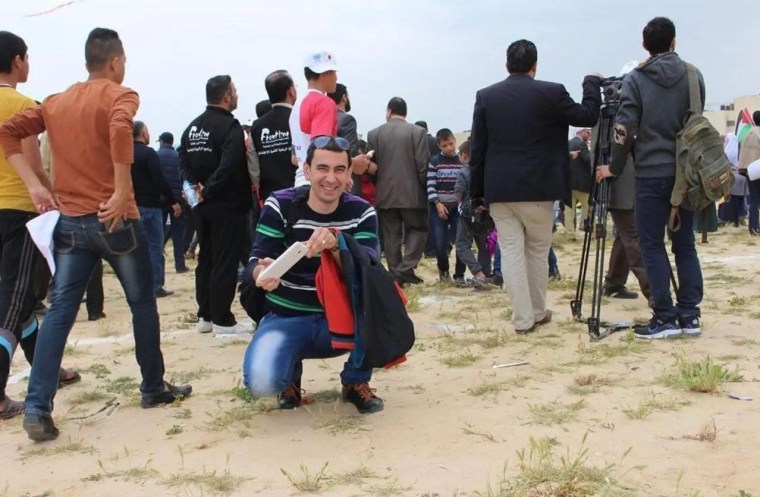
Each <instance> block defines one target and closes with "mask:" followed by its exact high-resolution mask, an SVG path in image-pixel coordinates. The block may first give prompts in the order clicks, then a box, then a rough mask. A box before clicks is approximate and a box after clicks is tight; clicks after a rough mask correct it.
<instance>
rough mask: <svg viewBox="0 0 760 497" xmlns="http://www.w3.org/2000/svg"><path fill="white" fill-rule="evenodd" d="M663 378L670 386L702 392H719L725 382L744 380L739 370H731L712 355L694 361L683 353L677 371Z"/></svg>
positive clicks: (676, 366)
mask: <svg viewBox="0 0 760 497" xmlns="http://www.w3.org/2000/svg"><path fill="white" fill-rule="evenodd" d="M661 379H662V381H663V382H664V383H665V384H666V385H668V386H670V387H673V388H678V389H682V390H689V391H691V392H701V393H717V392H719V391H721V390H722V388H723V385H724V384H725V383H736V382H742V381H744V377H743V376H742V375H741V374H739V372H738V371H729V370H728V368H727V367H726V366H724V365H722V364H716V363H715V362H713V360H712V359H711V358H710V356H707V357H705V358H704V359H700V360H697V361H694V360H690V359H688V358H686V357H685V356H684V355H683V354H680V355H679V356H678V358H677V359H676V365H675V371H673V372H671V373H667V374H665V375H664V376H663V377H662V378H661Z"/></svg>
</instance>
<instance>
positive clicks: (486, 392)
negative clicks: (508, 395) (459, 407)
mask: <svg viewBox="0 0 760 497" xmlns="http://www.w3.org/2000/svg"><path fill="white" fill-rule="evenodd" d="M527 383H528V377H527V376H523V375H518V376H515V377H514V378H511V379H509V380H505V381H498V382H494V383H488V382H485V383H482V384H481V385H479V386H477V387H473V388H469V389H468V390H467V393H469V394H470V395H472V396H473V397H487V396H493V397H496V396H498V395H499V394H500V393H501V392H506V391H508V390H512V389H513V388H522V387H524V386H525V385H526V384H527Z"/></svg>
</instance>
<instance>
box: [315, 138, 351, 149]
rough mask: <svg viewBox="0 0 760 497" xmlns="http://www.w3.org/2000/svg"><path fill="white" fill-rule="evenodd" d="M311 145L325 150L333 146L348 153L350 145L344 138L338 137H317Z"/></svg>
mask: <svg viewBox="0 0 760 497" xmlns="http://www.w3.org/2000/svg"><path fill="white" fill-rule="evenodd" d="M311 143H312V145H313V146H314V148H326V147H329V146H330V145H335V146H337V147H338V148H339V149H341V150H344V151H346V152H347V151H348V150H350V149H351V145H350V144H349V143H348V140H346V139H345V138H341V137H340V136H326V135H324V136H317V137H316V138H314V140H312V142H311Z"/></svg>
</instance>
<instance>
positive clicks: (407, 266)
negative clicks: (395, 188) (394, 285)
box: [377, 208, 428, 274]
mask: <svg viewBox="0 0 760 497" xmlns="http://www.w3.org/2000/svg"><path fill="white" fill-rule="evenodd" d="M377 212H378V214H379V216H380V227H381V229H382V230H383V251H384V252H385V260H386V261H387V262H388V270H389V271H390V272H391V273H392V274H401V273H409V272H411V271H414V268H416V267H417V264H419V263H420V259H422V254H423V251H424V250H425V240H426V239H427V233H428V210H427V208H423V209H378V210H377ZM404 233H406V236H404ZM402 244H403V245H404V248H405V250H404V253H403V255H402V253H401V245H402Z"/></svg>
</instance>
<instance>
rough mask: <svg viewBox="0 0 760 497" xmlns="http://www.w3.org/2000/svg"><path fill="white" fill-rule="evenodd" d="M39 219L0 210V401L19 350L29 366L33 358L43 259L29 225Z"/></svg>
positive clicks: (30, 215)
mask: <svg viewBox="0 0 760 497" xmlns="http://www.w3.org/2000/svg"><path fill="white" fill-rule="evenodd" d="M36 216H37V214H36V213H33V212H26V211H17V210H11V209H3V210H0V400H5V387H6V385H7V383H8V375H9V373H10V368H11V360H12V358H13V353H14V352H15V351H16V347H17V346H19V345H20V346H21V348H22V349H23V350H24V354H25V355H26V358H27V360H28V361H29V363H30V364H31V363H32V360H33V358H34V346H35V342H36V339H37V326H36V320H35V318H34V314H33V312H34V305H35V304H36V302H37V298H36V295H35V285H34V282H35V276H36V273H37V264H38V262H39V259H40V258H41V256H40V253H39V251H38V250H37V247H36V246H35V245H34V242H32V238H31V237H30V236H29V232H28V231H27V229H26V223H27V222H28V221H29V220H31V219H33V218H34V217H36Z"/></svg>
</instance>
